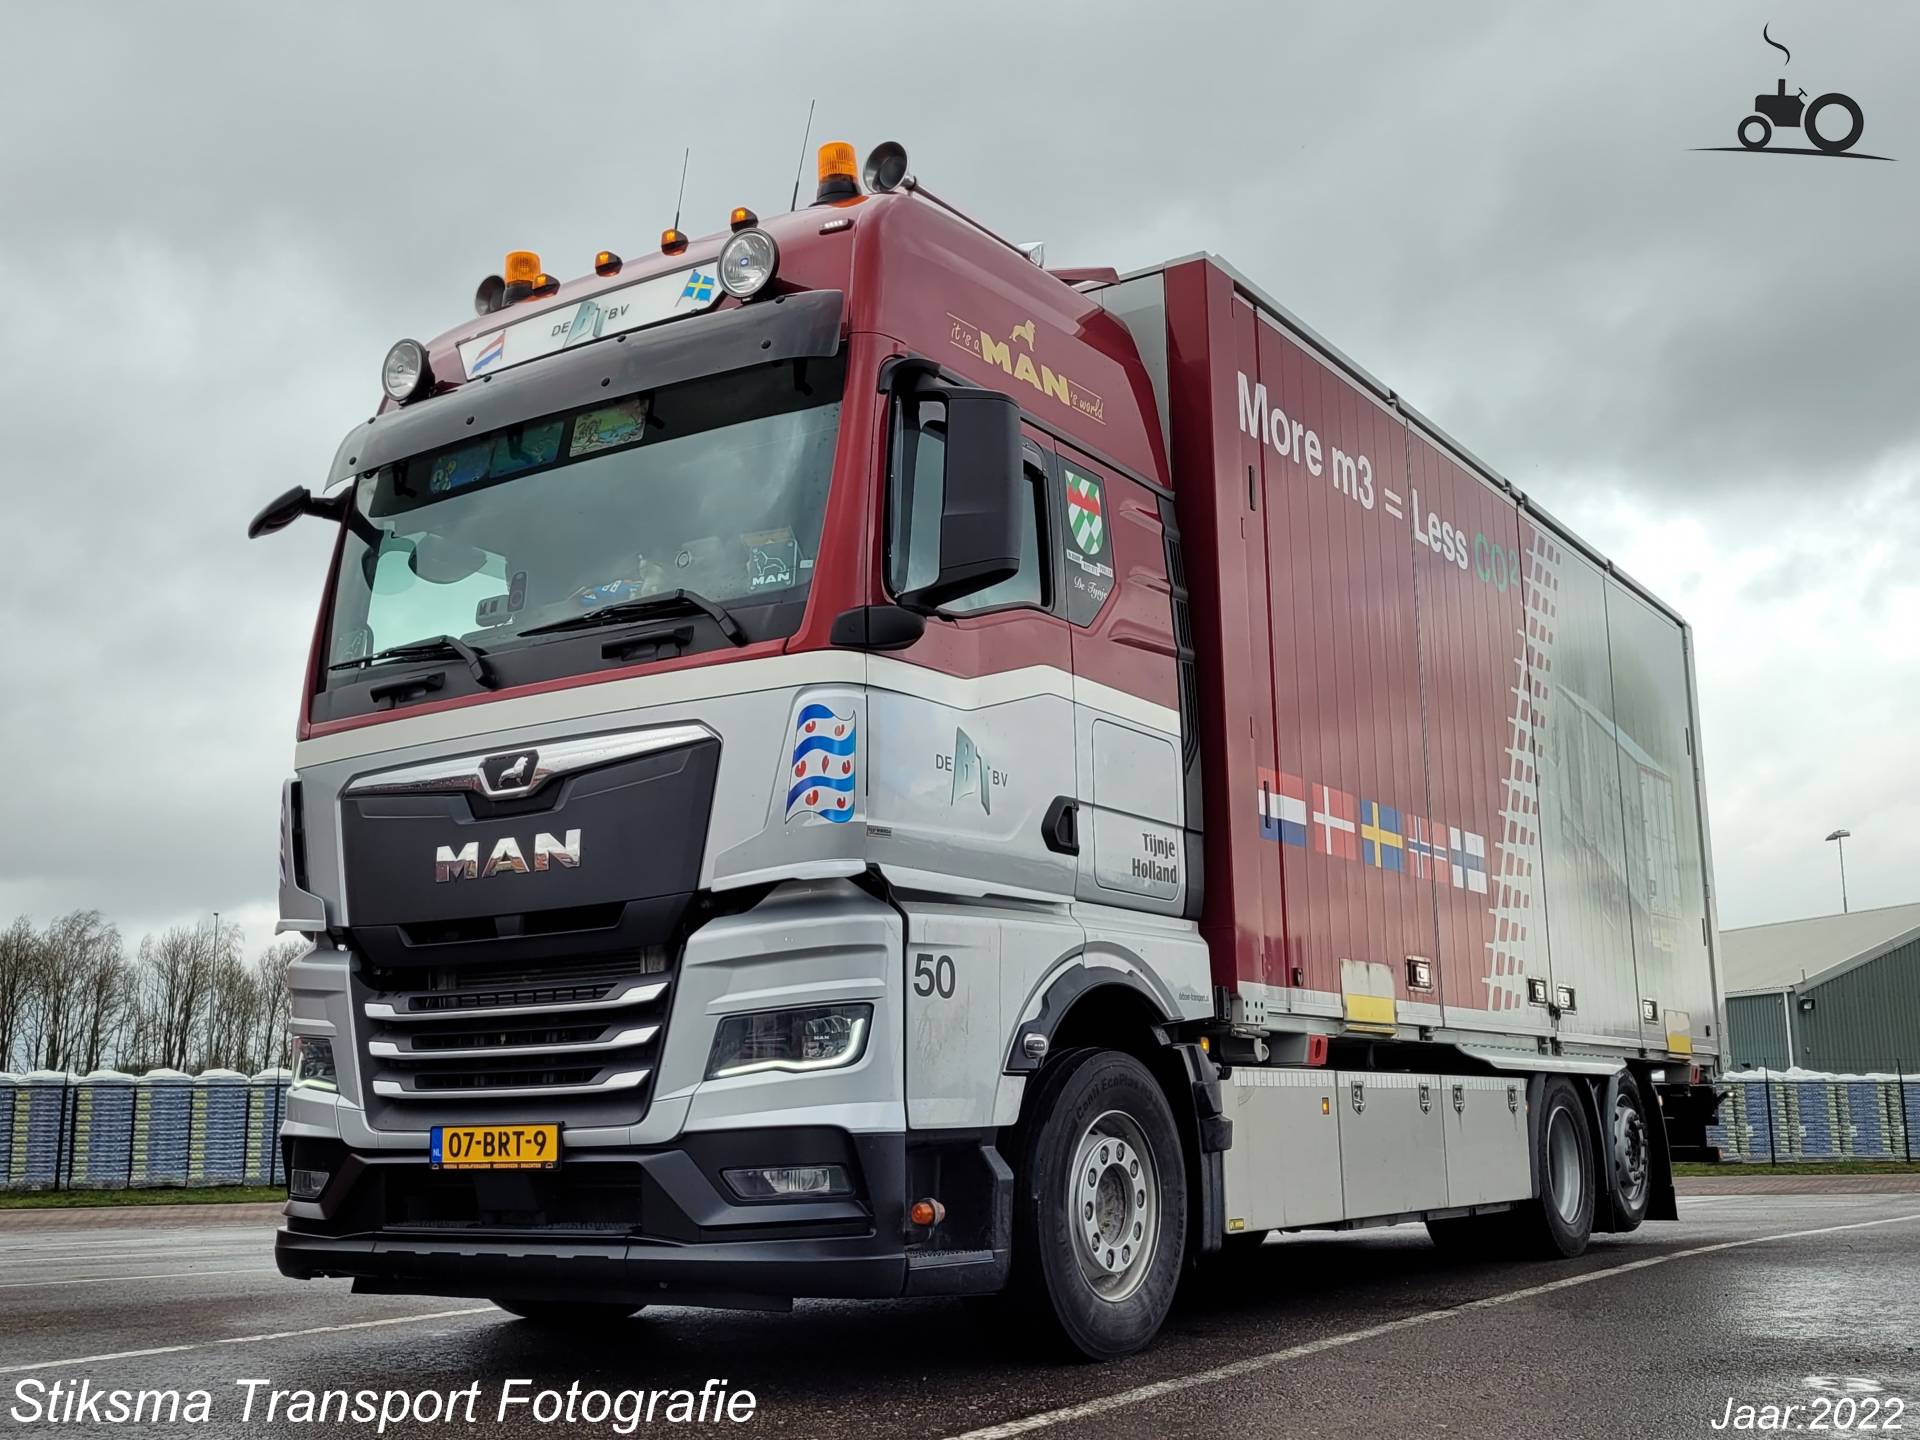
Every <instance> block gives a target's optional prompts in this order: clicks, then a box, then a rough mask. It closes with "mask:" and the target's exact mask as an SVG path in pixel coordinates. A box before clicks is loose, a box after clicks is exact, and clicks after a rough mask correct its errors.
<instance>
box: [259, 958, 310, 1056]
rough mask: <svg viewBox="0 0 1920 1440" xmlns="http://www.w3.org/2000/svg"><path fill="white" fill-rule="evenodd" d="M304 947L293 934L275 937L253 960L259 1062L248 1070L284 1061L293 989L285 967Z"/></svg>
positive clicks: (290, 965) (286, 1050)
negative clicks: (257, 998) (257, 991)
mask: <svg viewBox="0 0 1920 1440" xmlns="http://www.w3.org/2000/svg"><path fill="white" fill-rule="evenodd" d="M305 949H306V947H305V946H304V945H302V944H301V943H300V942H299V941H298V940H296V939H294V938H293V937H292V936H287V937H285V938H284V939H280V940H276V941H274V942H273V944H271V945H269V946H268V947H267V948H266V949H265V950H263V951H261V952H260V956H259V958H258V959H257V960H255V961H254V962H253V968H254V974H255V975H256V977H257V978H258V980H259V985H260V1010H259V1026H260V1028H259V1033H258V1035H257V1036H256V1037H255V1040H254V1056H255V1058H256V1059H257V1060H258V1062H259V1063H258V1064H256V1065H255V1066H253V1067H252V1069H251V1070H250V1071H249V1072H248V1073H250V1074H251V1073H255V1072H257V1071H260V1070H265V1069H268V1068H270V1067H278V1066H284V1065H286V1063H287V1061H288V1060H289V1059H290V1058H291V1057H290V1056H289V1055H288V1048H287V1047H288V1043H289V1042H288V1021H289V1020H290V1019H291V1015H292V1006H293V1000H292V993H291V992H290V991H289V989H288V988H287V971H288V970H289V969H290V968H291V967H292V965H293V962H294V959H295V958H296V957H297V956H298V955H299V954H300V953H301V952H302V951H303V950H305Z"/></svg>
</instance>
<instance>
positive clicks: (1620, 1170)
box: [1607, 1073, 1653, 1232]
mask: <svg viewBox="0 0 1920 1440" xmlns="http://www.w3.org/2000/svg"><path fill="white" fill-rule="evenodd" d="M1608 1131H1609V1134H1608V1137H1607V1138H1608V1143H1609V1144H1610V1145H1611V1146H1612V1151H1613V1188H1612V1196H1611V1198H1612V1200H1613V1220H1614V1228H1615V1229H1617V1230H1620V1231H1623V1232H1624V1231H1628V1230H1638V1229H1639V1228H1640V1222H1641V1221H1642V1220H1645V1219H1646V1218H1647V1202H1648V1200H1649V1199H1650V1198H1651V1196H1652V1194H1653V1143H1652V1139H1651V1137H1650V1136H1649V1134H1648V1130H1647V1106H1646V1102H1645V1101H1644V1100H1642V1099H1641V1098H1640V1085H1639V1082H1638V1081H1636V1080H1635V1079H1634V1078H1633V1076H1632V1075H1629V1074H1625V1073H1623V1074H1622V1075H1621V1076H1620V1079H1619V1080H1618V1081H1617V1082H1616V1083H1615V1085H1614V1091H1613V1113H1612V1115H1611V1116H1609V1117H1608Z"/></svg>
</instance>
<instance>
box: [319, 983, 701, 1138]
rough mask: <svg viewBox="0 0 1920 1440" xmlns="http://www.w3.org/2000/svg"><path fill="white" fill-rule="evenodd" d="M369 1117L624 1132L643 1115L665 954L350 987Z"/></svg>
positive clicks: (666, 988)
mask: <svg viewBox="0 0 1920 1440" xmlns="http://www.w3.org/2000/svg"><path fill="white" fill-rule="evenodd" d="M358 980H359V983H358V984H357V985H356V987H355V989H356V996H355V998H356V1003H357V1004H358V1006H359V1009H360V1020H361V1024H360V1027H359V1028H360V1033H361V1035H362V1037H363V1038H362V1041H361V1057H362V1064H363V1066H364V1074H365V1078H366V1085H365V1090H366V1092H367V1095H366V1098H367V1101H368V1105H369V1108H371V1109H375V1110H378V1111H382V1112H384V1113H385V1114H387V1115H389V1116H390V1117H392V1119H393V1120H394V1121H395V1122H396V1123H403V1124H406V1123H410V1124H419V1125H433V1124H446V1123H452V1122H454V1121H457V1120H460V1119H472V1118H474V1114H473V1110H472V1108H471V1106H470V1105H469V1106H465V1107H463V1106H462V1105H461V1102H463V1101H465V1102H473V1101H483V1102H485V1104H486V1110H485V1118H488V1119H493V1118H502V1119H514V1118H521V1117H526V1118H539V1119H546V1120H561V1121H573V1122H575V1123H584V1124H631V1123H634V1122H636V1121H638V1120H639V1119H641V1118H642V1117H643V1116H644V1115H645V1114H646V1108H647V1101H648V1098H649V1095H650V1093H651V1089H652V1083H651V1082H652V1079H653V1072H654V1070H655V1069H656V1068H657V1066H658V1063H659V1056H660V1053H661V1051H662V1048H663V1041H664V1037H665V1032H666V1019H667V1013H668V1009H669V1003H670V1000H671V995H672V974H671V956H670V955H669V954H668V952H667V951H666V950H665V949H662V948H651V949H649V950H647V951H644V952H642V953H640V954H637V955H630V956H627V957H625V958H624V959H620V960H615V961H607V960H595V961H591V962H586V963H580V962H557V963H556V964H555V965H553V966H552V967H550V968H548V969H545V970H540V969H531V968H529V967H527V966H526V965H524V964H517V965H515V966H513V967H512V968H511V969H509V968H508V967H505V966H466V967H452V966H446V967H439V968H425V967H423V968H419V969H406V968H400V967H391V968H384V969H382V968H376V967H371V966H369V967H366V968H364V969H363V970H362V972H361V974H360V975H359V977H358Z"/></svg>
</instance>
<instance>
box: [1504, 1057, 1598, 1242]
mask: <svg viewBox="0 0 1920 1440" xmlns="http://www.w3.org/2000/svg"><path fill="white" fill-rule="evenodd" d="M1537 1126H1538V1128H1537V1129H1536V1130H1535V1131H1534V1141H1535V1144H1536V1146H1537V1151H1536V1153H1537V1154H1538V1155H1539V1157H1540V1194H1539V1197H1538V1198H1537V1199H1534V1200H1531V1201H1529V1202H1527V1203H1526V1204H1525V1205H1521V1206H1517V1207H1516V1208H1515V1210H1514V1217H1515V1221H1516V1225H1517V1232H1516V1233H1517V1235H1518V1237H1519V1240H1520V1246H1521V1249H1522V1250H1523V1251H1525V1252H1527V1253H1529V1254H1532V1255H1536V1256H1538V1257H1540V1258H1542V1259H1547V1260H1553V1259H1565V1260H1571V1259H1572V1258H1573V1257H1574V1256H1576V1255H1578V1254H1580V1253H1581V1252H1583V1251H1584V1250H1585V1249H1586V1248H1587V1241H1588V1240H1590V1239H1591V1238H1592V1237H1593V1202H1594V1196H1595V1193H1596V1191H1597V1189H1598V1186H1597V1185H1596V1183H1595V1169H1596V1167H1595V1165H1594V1148H1593V1126H1592V1125H1591V1124H1589V1123H1588V1121H1587V1102H1586V1100H1585V1099H1584V1098H1583V1097H1582V1096H1581V1094H1580V1091H1579V1089H1578V1087H1576V1086H1575V1084H1574V1082H1573V1081H1571V1080H1569V1079H1567V1078H1566V1076H1564V1075H1555V1076H1552V1077H1551V1078H1549V1079H1548V1081H1547V1083H1546V1087H1545V1088H1544V1089H1543V1090H1542V1092H1541V1096H1540V1115H1539V1118H1538V1121H1537Z"/></svg>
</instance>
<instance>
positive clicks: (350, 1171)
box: [274, 1127, 1012, 1308]
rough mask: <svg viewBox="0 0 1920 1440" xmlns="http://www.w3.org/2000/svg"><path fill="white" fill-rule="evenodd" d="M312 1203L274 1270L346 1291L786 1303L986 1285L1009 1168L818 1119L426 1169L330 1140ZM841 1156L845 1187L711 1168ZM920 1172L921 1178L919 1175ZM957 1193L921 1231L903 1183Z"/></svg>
mask: <svg viewBox="0 0 1920 1440" xmlns="http://www.w3.org/2000/svg"><path fill="white" fill-rule="evenodd" d="M295 1148H296V1149H297V1150H298V1151H301V1152H305V1153H301V1154H299V1155H298V1156H297V1157H292V1158H290V1163H294V1164H298V1165H301V1166H302V1167H313V1168H328V1169H330V1170H331V1172H332V1178H331V1180H330V1181H329V1183H328V1185H327V1187H326V1190H325V1191H324V1192H323V1193H322V1195H321V1197H320V1199H319V1201H318V1202H316V1203H307V1202H300V1201H295V1202H292V1203H290V1204H289V1206H288V1207H287V1214H288V1218H287V1223H286V1226H285V1228H283V1229H282V1230H281V1231H280V1233H279V1235H278V1237H277V1238H276V1241H275V1245H274V1258H275V1261H276V1263H277V1264H278V1266H279V1268H280V1272H281V1273H282V1274H283V1275H287V1276H290V1277H293V1278H295V1279H303V1280H306V1279H317V1278H322V1277H329V1276H332V1277H347V1278H351V1279H352V1280H353V1281H354V1282H355V1284H354V1289H355V1290H356V1291H362V1292H371V1293H380V1294H409V1295H448V1296H470V1297H480V1298H486V1299H498V1300H592V1301H613V1302H621V1303H632V1304H634V1305H641V1304H649V1303H653V1304H665V1305H718V1306H740V1307H746V1308H780V1307H781V1306H783V1305H784V1304H785V1302H787V1301H790V1300H793V1299H797V1298H801V1297H831V1298H865V1299H879V1298H893V1297H898V1296H903V1295H920V1294H963V1293H984V1292H987V1291H992V1290H997V1289H999V1288H1000V1286H1001V1285H1002V1284H1004V1283H1005V1278H1006V1270H1007V1258H1008V1255H1009V1245H1010V1242H1009V1239H1008V1228H1009V1221H1010V1215H1011V1204H1012V1185H1011V1178H1012V1177H1011V1173H1010V1172H1009V1171H1008V1170H1007V1167H1006V1165H1005V1164H1004V1162H1002V1161H1001V1160H1000V1157H999V1155H998V1154H997V1152H995V1151H994V1150H993V1147H992V1146H991V1145H990V1144H987V1143H984V1142H982V1141H980V1140H978V1139H972V1140H959V1141H948V1142H944V1143H942V1144H939V1145H933V1146H927V1145H915V1146H913V1147H911V1148H910V1147H909V1145H908V1142H907V1137H906V1136H904V1135H902V1134H897V1133H896V1134H849V1133H847V1132H845V1131H842V1130H836V1129H831V1128H827V1127H781V1128H771V1129H757V1130H724V1131H705V1132H694V1133H689V1134H685V1135H683V1136H682V1137H681V1138H680V1139H679V1141H677V1142H676V1143H675V1144H673V1145H671V1146H664V1147H659V1148H649V1149H609V1150H595V1151H590V1152H569V1153H568V1155H567V1158H566V1161H565V1163H564V1165H563V1166H562V1167H561V1168H560V1169H557V1170H553V1171H544V1172H477V1173H476V1172H455V1171H435V1170H432V1169H431V1168H429V1167H428V1165H427V1164H426V1161H425V1157H424V1156H422V1155H419V1154H417V1153H416V1154H405V1155H398V1154H391V1153H388V1154H368V1153H365V1152H358V1151H349V1150H347V1149H346V1148H345V1147H344V1146H334V1147H332V1150H331V1153H326V1152H324V1151H322V1150H321V1149H320V1148H319V1146H318V1145H316V1142H310V1141H301V1142H297V1145H296V1147H295ZM782 1164H839V1165H842V1166H844V1167H845V1168H846V1169H847V1172H848V1174H849V1175H850V1176H851V1177H852V1178H853V1182H854V1193H853V1194H852V1195H850V1196H846V1197H833V1198H822V1199H815V1200H801V1201H771V1202H769V1201H756V1202H742V1201H740V1200H739V1199H738V1198H737V1197H735V1196H734V1195H733V1194H732V1192H731V1191H730V1190H729V1189H728V1187H727V1185H726V1182H725V1181H724V1179H723V1178H722V1171H724V1170H726V1169H730V1168H734V1167H736V1166H746V1165H782ZM916 1184H917V1185H920V1186H922V1187H923V1188H921V1189H919V1190H914V1189H912V1187H913V1186H914V1185H916ZM933 1187H942V1190H943V1192H944V1193H945V1194H951V1195H953V1196H955V1197H956V1199H955V1201H954V1202H949V1204H948V1215H949V1221H948V1222H947V1223H944V1224H943V1225H941V1226H939V1227H936V1228H935V1229H934V1230H932V1231H927V1230H920V1229H918V1228H917V1227H914V1226H911V1225H910V1224H909V1223H908V1221H907V1216H906V1211H907V1207H908V1205H909V1203H910V1200H909V1195H910V1194H925V1193H936V1192H935V1190H934V1188H933Z"/></svg>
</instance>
